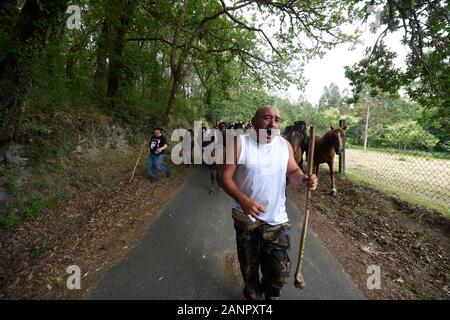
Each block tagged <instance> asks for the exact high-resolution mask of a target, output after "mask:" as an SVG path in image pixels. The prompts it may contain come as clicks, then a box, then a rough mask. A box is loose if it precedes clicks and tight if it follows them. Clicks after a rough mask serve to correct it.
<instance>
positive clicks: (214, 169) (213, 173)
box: [208, 122, 227, 194]
mask: <svg viewBox="0 0 450 320" xmlns="http://www.w3.org/2000/svg"><path fill="white" fill-rule="evenodd" d="M217 129H219V131H220V133H221V135H222V137H223V139H222V145H219V146H218V147H219V148H218V149H217V150H218V152H219V154H216V149H214V150H213V151H212V155H213V156H214V157H216V158H217V159H221V160H222V161H221V163H216V162H214V163H212V164H210V165H208V168H209V177H210V179H211V185H210V189H209V194H211V193H213V192H214V189H215V187H216V184H217V185H219V178H220V175H221V174H222V165H223V163H225V162H224V161H225V158H224V157H225V153H224V152H225V146H226V133H225V130H226V129H227V124H226V123H225V122H221V123H219V125H218V128H217ZM211 143H213V144H214V143H215V136H212V137H211ZM219 187H220V185H219Z"/></svg>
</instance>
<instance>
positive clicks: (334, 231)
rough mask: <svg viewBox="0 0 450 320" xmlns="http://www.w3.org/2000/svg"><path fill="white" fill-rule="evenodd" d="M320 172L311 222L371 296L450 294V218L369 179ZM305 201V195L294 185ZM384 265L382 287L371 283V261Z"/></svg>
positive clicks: (300, 199)
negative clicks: (333, 183)
mask: <svg viewBox="0 0 450 320" xmlns="http://www.w3.org/2000/svg"><path fill="white" fill-rule="evenodd" d="M337 186H338V192H339V193H338V195H337V197H336V198H335V199H333V198H332V197H331V196H330V195H329V194H328V191H329V188H330V183H329V178H328V171H327V170H323V171H322V172H321V173H320V176H319V188H318V190H317V192H316V193H315V194H314V197H313V208H314V209H313V211H312V214H311V218H310V219H311V220H310V221H311V225H312V228H313V229H314V231H315V232H317V234H318V235H319V237H320V238H321V240H322V241H323V242H324V243H325V245H326V246H327V248H328V249H329V250H330V251H331V252H332V253H333V255H334V256H335V257H336V259H337V260H338V261H339V262H340V263H341V264H342V265H343V266H344V269H345V271H346V272H347V273H349V274H350V275H351V276H352V278H353V280H354V281H355V283H356V284H357V285H358V287H359V289H360V290H361V291H363V292H364V294H365V295H366V296H367V297H368V298H369V299H450V259H449V257H450V221H449V219H447V218H445V217H443V216H442V214H440V213H438V212H435V211H431V210H428V209H424V208H422V207H420V206H416V205H410V204H407V203H405V202H402V201H400V200H399V199H398V198H397V197H395V196H389V195H386V194H384V193H382V192H380V191H377V190H375V189H373V188H370V187H369V186H367V185H362V184H355V183H353V182H351V181H349V180H347V179H339V180H338V181H337ZM289 196H290V197H291V198H292V199H293V200H294V202H295V203H296V204H297V205H298V206H299V207H301V206H302V205H303V203H304V198H303V195H302V194H300V193H298V192H296V191H295V190H293V189H292V188H289ZM371 265H375V266H379V267H380V270H381V289H380V290H378V289H374V290H369V289H368V288H367V278H368V276H369V274H368V273H367V270H368V266H371Z"/></svg>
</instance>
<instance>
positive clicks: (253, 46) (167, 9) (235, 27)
mask: <svg viewBox="0 0 450 320" xmlns="http://www.w3.org/2000/svg"><path fill="white" fill-rule="evenodd" d="M348 5H349V3H347V2H342V1H317V2H314V3H303V2H293V1H290V2H274V1H264V2H263V1H239V2H236V3H234V4H232V5H227V4H225V2H223V1H220V2H217V1H213V0H210V1H199V0H191V1H187V0H186V1H181V2H175V3H168V2H167V1H160V2H158V4H157V6H156V4H155V3H154V2H151V3H146V4H145V5H143V6H142V8H143V9H144V11H145V12H146V13H147V14H148V16H149V17H150V18H151V19H153V21H154V22H155V23H159V24H160V25H161V26H164V27H162V28H160V29H161V30H160V31H162V33H160V34H155V33H152V34H153V36H149V37H139V38H136V39H133V40H138V41H139V40H148V41H159V42H162V43H164V44H166V45H167V46H168V47H169V48H170V55H169V57H170V68H171V82H172V88H171V92H170V95H169V99H168V104H167V108H166V112H165V121H166V122H167V121H168V120H169V119H170V116H171V114H172V112H173V107H174V105H175V101H176V96H177V92H178V90H179V88H180V86H181V84H182V83H183V81H184V80H185V78H186V75H187V74H188V72H189V70H190V68H192V61H193V60H194V59H195V55H196V54H197V53H199V52H201V53H202V54H203V53H211V54H214V53H220V52H224V51H227V52H230V53H232V54H233V55H234V56H235V57H236V59H237V60H238V61H240V63H242V64H245V65H246V66H247V68H248V70H249V71H250V72H251V73H252V74H253V75H254V77H255V78H256V79H259V80H261V81H263V82H266V83H271V82H272V83H274V82H275V83H279V84H284V83H286V82H287V81H289V80H290V79H291V80H292V81H294V82H297V83H300V82H301V81H300V80H298V79H299V78H301V76H300V73H299V72H292V73H289V72H286V70H289V69H290V68H289V66H290V63H291V62H292V61H293V60H295V59H294V58H295V56H296V55H297V54H299V53H302V54H303V55H304V57H305V58H306V57H308V56H312V55H314V54H319V53H321V52H322V51H321V50H322V49H323V48H329V47H332V46H333V45H335V44H337V43H340V42H343V41H348V40H352V39H354V36H349V35H346V34H344V33H343V32H341V31H340V30H339V26H340V25H341V24H342V23H343V22H345V21H348V20H349V19H351V18H350V17H349V15H347V14H346V12H347V10H348V9H349V7H348ZM243 9H245V10H248V12H251V10H253V11H254V12H259V13H260V14H261V15H262V16H263V18H264V19H265V20H264V22H263V23H259V25H257V23H256V21H255V19H253V21H248V19H246V18H245V16H244V15H243V14H242V10H243ZM350 9H351V8H350ZM167 13H168V14H167ZM275 20H276V24H278V25H279V30H278V31H277V32H275V34H274V35H273V38H270V37H268V35H267V31H264V30H263V27H262V25H263V24H265V25H267V24H269V25H275V22H274V21H275ZM300 35H306V36H307V37H308V38H309V39H308V40H309V41H310V42H311V45H310V46H307V45H305V44H304V43H305V41H304V39H302V42H300V41H293V39H296V38H297V37H299V36H300ZM261 44H265V45H266V47H267V48H269V50H270V51H269V52H267V50H265V51H266V52H265V51H264V50H263V46H262V45H261ZM291 67H292V66H291ZM274 79H276V81H273V80H274ZM295 79H297V80H295Z"/></svg>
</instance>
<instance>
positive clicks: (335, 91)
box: [319, 82, 345, 111]
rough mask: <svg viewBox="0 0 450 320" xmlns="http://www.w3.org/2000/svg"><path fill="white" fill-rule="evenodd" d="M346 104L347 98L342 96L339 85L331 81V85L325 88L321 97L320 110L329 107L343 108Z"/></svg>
mask: <svg viewBox="0 0 450 320" xmlns="http://www.w3.org/2000/svg"><path fill="white" fill-rule="evenodd" d="M344 105H345V99H344V98H343V97H342V96H341V91H340V89H339V86H338V85H337V84H335V83H333V82H332V83H330V85H329V86H326V87H324V88H323V93H322V95H321V96H320V99H319V111H322V110H325V109H327V108H338V109H342V108H343V106H344Z"/></svg>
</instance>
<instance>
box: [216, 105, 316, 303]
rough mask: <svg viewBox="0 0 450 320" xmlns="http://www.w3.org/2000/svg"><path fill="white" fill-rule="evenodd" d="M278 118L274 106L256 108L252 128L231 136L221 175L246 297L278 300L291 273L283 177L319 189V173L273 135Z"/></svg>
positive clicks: (285, 143)
mask: <svg viewBox="0 0 450 320" xmlns="http://www.w3.org/2000/svg"><path fill="white" fill-rule="evenodd" d="M280 121H281V119H280V114H279V111H278V110H277V109H276V108H275V107H273V106H266V107H262V108H260V109H258V111H257V112H256V114H255V115H254V117H253V118H252V125H253V128H254V130H250V131H249V133H247V134H245V135H241V136H238V137H236V138H235V140H234V155H233V157H232V159H233V160H232V163H227V164H225V165H224V168H223V173H222V176H221V184H222V186H223V189H224V190H225V192H227V193H228V194H229V195H230V196H231V197H232V198H233V199H234V200H235V201H236V202H235V203H234V206H233V210H232V215H233V219H234V228H235V230H236V241H237V251H238V258H239V264H240V268H241V273H242V277H243V280H244V284H245V288H244V291H243V293H244V297H245V298H246V299H249V300H256V299H257V298H260V297H262V295H263V294H264V296H265V298H266V299H267V300H276V299H278V298H279V297H280V293H281V289H282V287H283V286H284V285H285V284H286V283H287V281H288V279H289V276H290V259H289V248H290V237H289V230H290V228H291V225H290V223H289V219H288V215H287V212H286V194H285V189H286V177H288V178H289V182H291V183H292V185H294V186H296V187H300V188H304V189H305V188H307V187H309V188H310V189H311V190H315V189H316V187H317V177H316V176H315V175H311V176H310V177H308V176H306V175H305V174H304V173H303V172H302V170H300V168H299V166H298V165H297V163H296V161H295V159H294V156H293V151H292V147H291V146H290V145H289V143H288V142H287V141H286V140H285V139H283V138H282V137H280V136H279V135H278V134H277V133H278V132H279V129H280ZM259 268H261V273H262V278H261V279H260V277H259Z"/></svg>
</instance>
